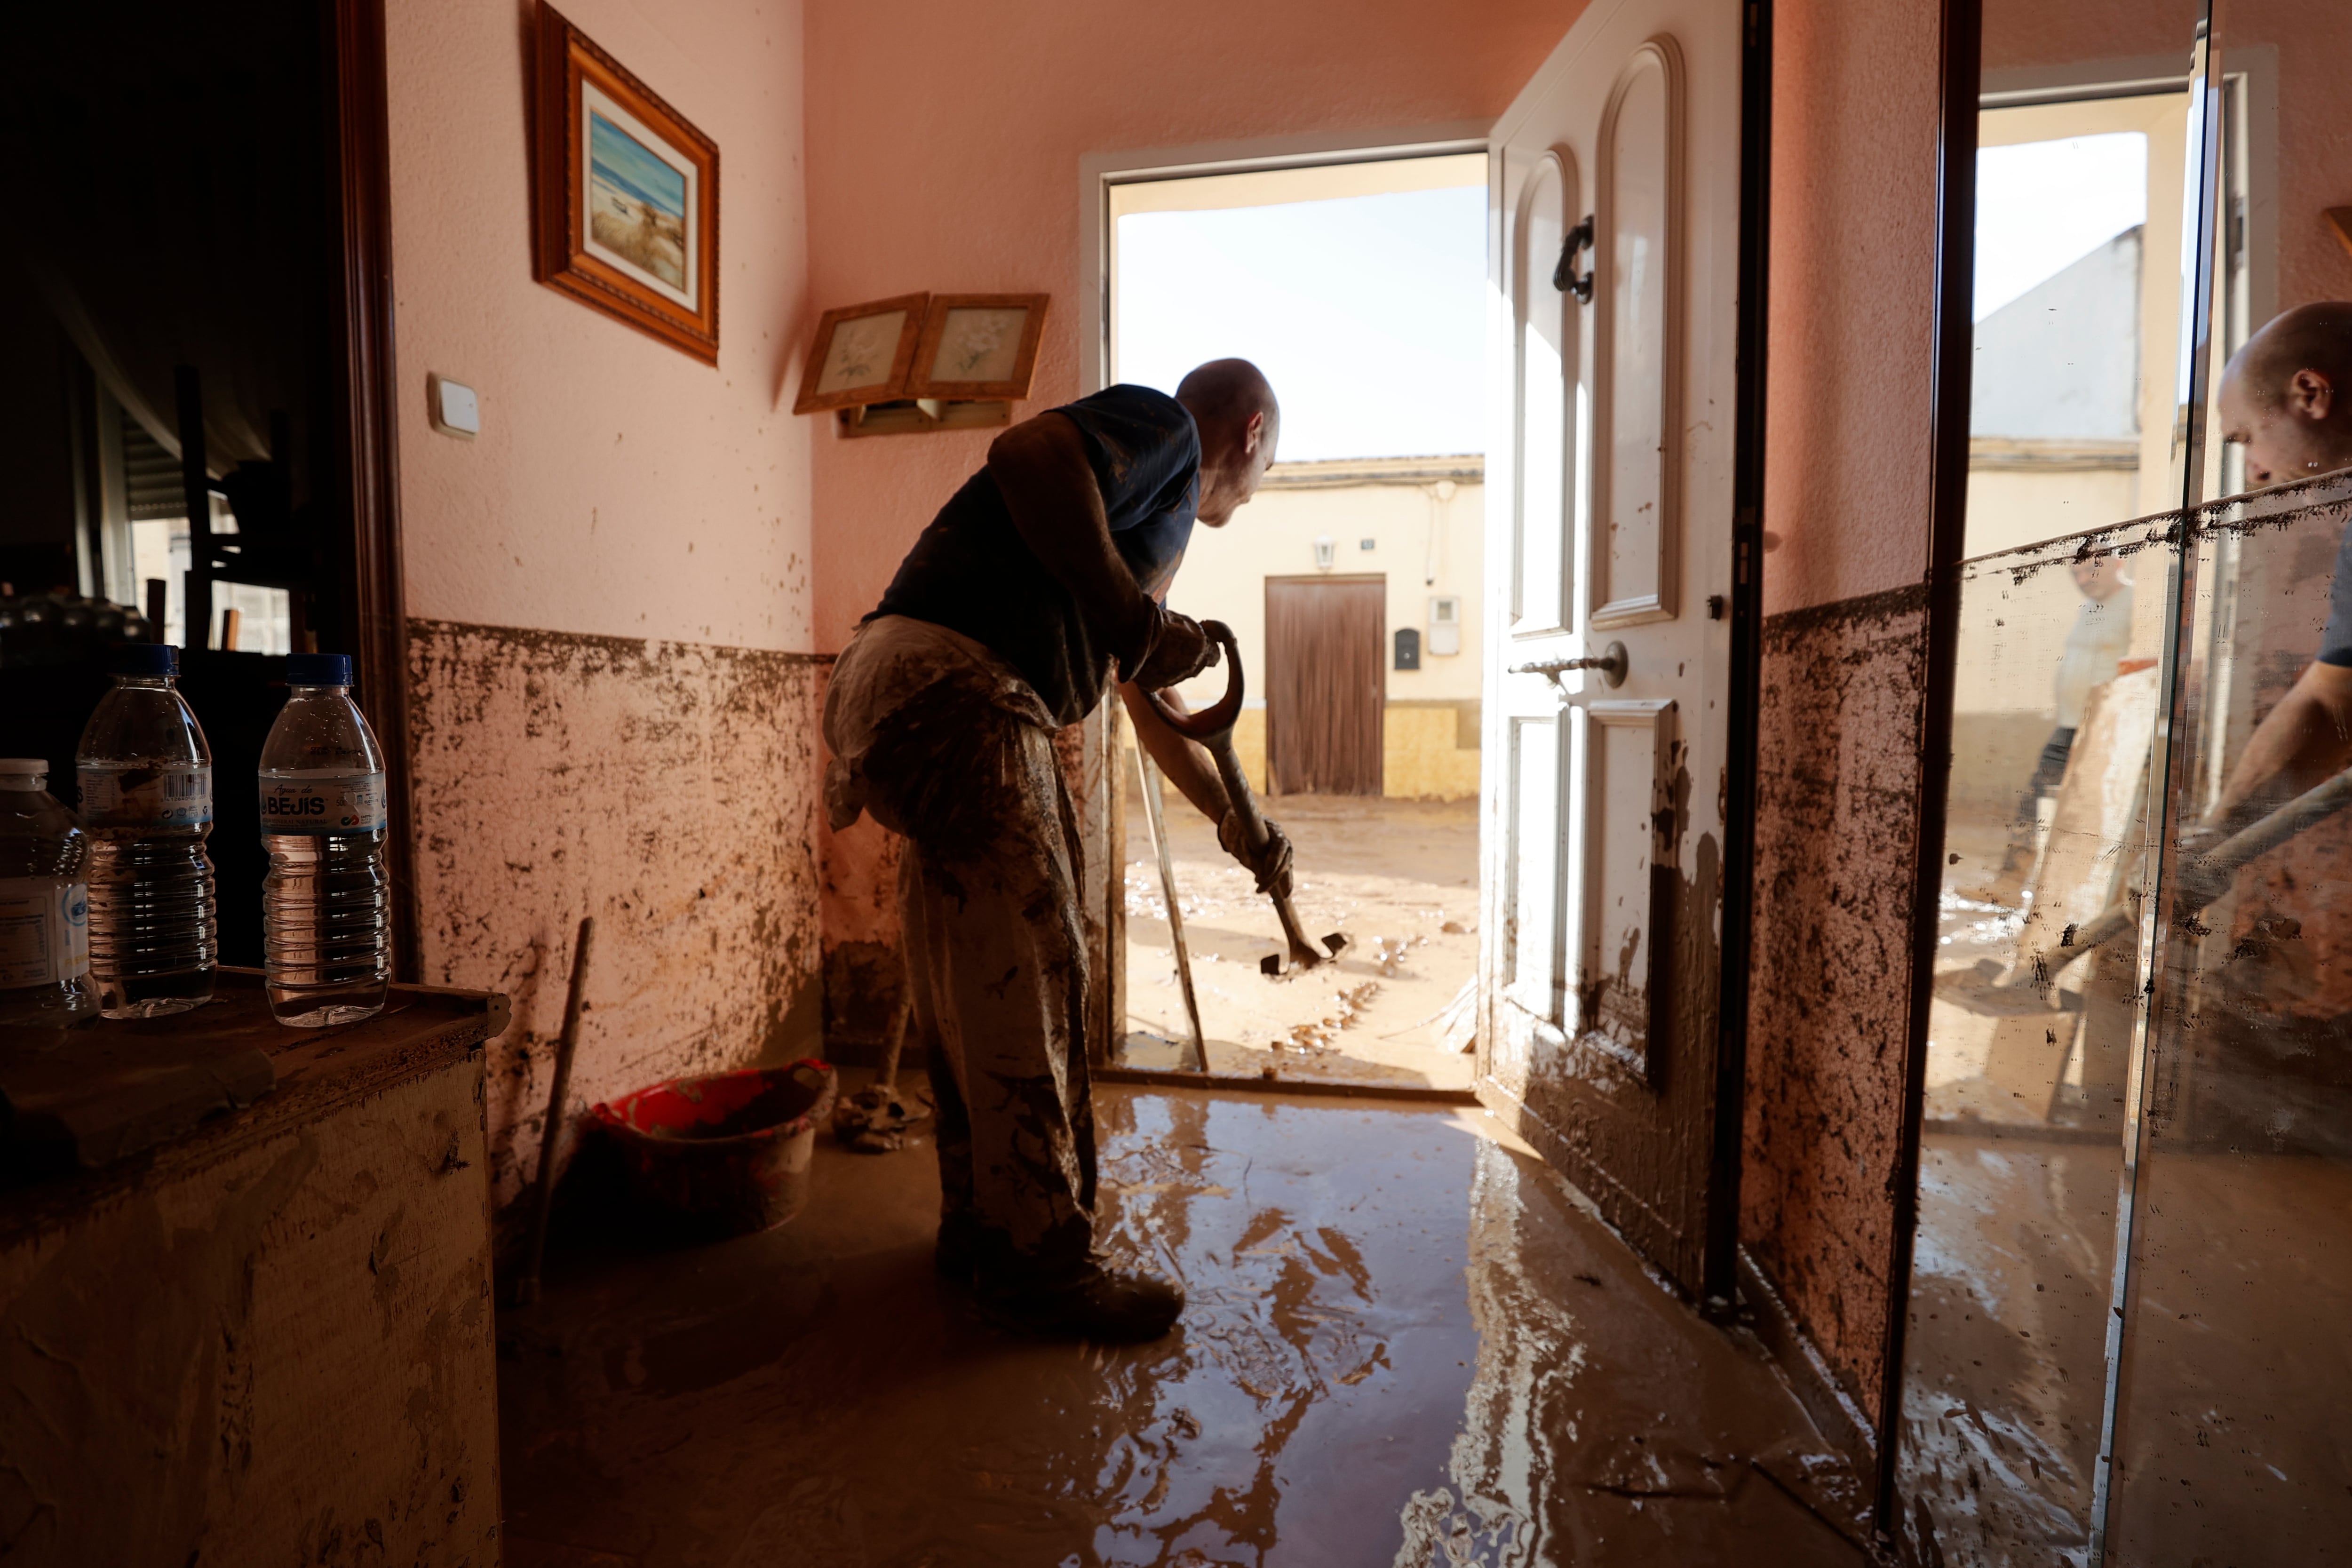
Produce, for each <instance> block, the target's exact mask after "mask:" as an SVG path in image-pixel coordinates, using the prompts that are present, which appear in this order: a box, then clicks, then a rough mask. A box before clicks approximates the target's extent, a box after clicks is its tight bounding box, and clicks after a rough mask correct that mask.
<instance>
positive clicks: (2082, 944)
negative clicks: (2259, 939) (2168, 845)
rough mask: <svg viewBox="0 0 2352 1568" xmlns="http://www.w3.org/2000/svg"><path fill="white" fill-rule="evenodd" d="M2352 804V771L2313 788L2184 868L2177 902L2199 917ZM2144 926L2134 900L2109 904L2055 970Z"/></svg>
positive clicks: (2059, 955) (2055, 957)
mask: <svg viewBox="0 0 2352 1568" xmlns="http://www.w3.org/2000/svg"><path fill="white" fill-rule="evenodd" d="M2347 805H2352V769H2347V770H2346V771H2344V772H2343V773H2337V774H2336V776H2335V777H2334V778H2331V779H2328V780H2326V781H2325V782H2323V783H2320V784H2315V785H2313V786H2312V787H2311V788H2309V789H2307V790H2305V791H2304V792H2303V794H2301V795H2297V796H2295V797H2294V799H2293V800H2291V801H2289V802H2287V803H2286V804H2285V805H2283V806H2280V807H2279V808H2278V809H2277V810H2276V811H2273V812H2272V813H2270V814H2269V815H2268V816H2264V817H2262V818H2261V819H2260V820H2258V821H2256V822H2254V823H2253V824H2252V825H2251V826H2247V827H2244V828H2242V829H2240V830H2239V831H2238V832H2236V833H2233V834H2231V835H2230V837H2227V838H2224V839H2223V840H2221V843H2219V844H2216V845H2215V846H2213V847H2212V848H2210V849H2208V850H2207V851H2205V853H2204V854H2202V855H2200V856H2199V857H2198V858H2196V859H2195V860H2193V861H2190V862H2189V863H2187V864H2185V865H2183V866H2181V867H2180V868H2179V888H2178V890H2177V891H2176V893H2175V895H2174V896H2175V898H2176V900H2178V904H2179V910H2180V912H2181V913H2182V914H2184V915H2192V914H2195V913H2196V912H2197V911H2199V910H2202V909H2203V908H2204V907H2205V906H2206V905H2208V904H2210V903H2211V902H2212V901H2213V900H2216V899H2218V898H2220V897H2221V895H2222V894H2223V893H2225V892H2227V891H2228V890H2229V887H2230V878H2231V874H2232V873H2234V872H2236V871H2237V870H2238V868H2241V867H2242V866H2244V865H2245V864H2247V863H2248V862H2249V861H2251V860H2253V859H2255V858H2259V857H2261V856H2263V855H2266V854H2268V853H2270V851H2272V850H2273V849H2275V848H2277V847H2279V846H2280V845H2282V844H2284V843H2285V842H2286V841H2287V840H2288V839H2290V838H2293V837H2295V835H2297V834H2299V833H2301V832H2303V831H2304V830H2305V828H2308V827H2312V826H2315V825H2317V824H2319V823H2322V822H2325V821H2326V820H2327V818H2329V817H2331V816H2335V815H2336V813H2337V812H2339V811H2341V810H2343V809H2344V808H2345V807H2346V806H2347ZM2138 923H2139V921H2138V916H2137V912H2136V911H2135V910H2133V908H2132V906H2131V901H2130V900H2121V901H2119V902H2117V903H2115V904H2112V905H2110V906H2108V908H2107V909H2106V910H2104V911H2103V912H2101V913H2100V914H2098V915H2097V916H2095V918H2093V919H2091V920H2088V921H2084V922H2083V925H2082V927H2081V929H2079V930H2077V931H2075V932H2074V941H2073V942H2069V943H2067V944H2066V946H2064V947H2062V948H2059V949H2057V950H2056V951H2055V952H2050V953H2048V954H2046V955H2045V957H2047V958H2048V959H2049V960H2050V967H2051V968H2053V970H2054V969H2063V968H2064V967H2065V966H2066V965H2067V964H2068V963H2071V962H2073V961H2074V959H2076V958H2079V957H2080V956H2082V955H2083V954H2084V953H2085V952H2089V951H2090V950H2091V949H2093V948H2095V947H2097V946H2098V945H2099V944H2100V943H2102V942H2112V941H2113V940H2114V939H2115V938H2116V937H2118V936H2121V935H2122V934H2123V933H2124V932H2125V931H2129V930H2130V929H2131V928H2132V927H2133V926H2135V925H2137V924H2138Z"/></svg>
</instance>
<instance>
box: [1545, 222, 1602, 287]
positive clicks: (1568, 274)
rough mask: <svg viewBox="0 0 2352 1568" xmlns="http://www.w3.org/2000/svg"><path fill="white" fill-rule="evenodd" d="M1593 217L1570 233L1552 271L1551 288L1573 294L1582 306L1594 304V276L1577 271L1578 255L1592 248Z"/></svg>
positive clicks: (1562, 244) (1562, 245)
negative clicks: (1557, 263) (1557, 262)
mask: <svg viewBox="0 0 2352 1568" xmlns="http://www.w3.org/2000/svg"><path fill="white" fill-rule="evenodd" d="M1592 234H1593V229H1592V215H1591V213H1587V214H1585V215H1584V221H1583V222H1582V223H1580V224H1578V225H1577V226H1575V227H1574V228H1572V229H1570V230H1569V231H1568V238H1567V239H1565V240H1564V241H1562V242H1561V244H1560V247H1559V265H1558V266H1556V267H1554V268H1552V269H1551V286H1552V287H1553V288H1555V289H1559V291H1560V292H1561V293H1563V294H1573V295H1575V296H1576V302H1577V303H1578V304H1580V305H1590V304H1591V303H1592V274H1591V273H1590V272H1579V271H1578V270H1577V269H1576V253H1577V252H1578V251H1580V250H1590V249H1591V248H1592Z"/></svg>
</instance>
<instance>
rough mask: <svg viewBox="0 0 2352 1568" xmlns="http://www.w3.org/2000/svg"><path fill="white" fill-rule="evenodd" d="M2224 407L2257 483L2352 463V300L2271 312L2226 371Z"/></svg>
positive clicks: (2227, 428) (2227, 426) (2226, 431)
mask: <svg viewBox="0 0 2352 1568" xmlns="http://www.w3.org/2000/svg"><path fill="white" fill-rule="evenodd" d="M2221 434H2222V436H2223V437H2224V438H2225V439H2228V440H2231V441H2236V442H2238V443H2240V444H2241V445H2242V446H2243V447H2245V450H2246V484H2247V486H2248V487H2249V488H2251V489H2259V488H2261V487H2262V486H2263V485H2277V484H2284V483H2286V482H2287V481H2288V480H2290V479H2309V478H2310V477H2311V476H2312V475H2314V474H2325V473H2330V472H2333V471H2334V470H2335V469H2337V468H2352V302H2347V301H2345V300H2326V301H2323V302H2321V303H2318V304H2313V305H2298V306H2296V307H2295V308H2294V310H2288V311H2286V312H2284V314H2281V315H2278V316H2274V317H2273V318H2272V319H2271V321H2270V324H2269V325H2267V326H2265V327H2264V328H2263V330H2262V331H2259V332H2256V333H2255V334H2254V335H2253V336H2252V338H2250V339H2248V340H2247V341H2246V346H2245V347H2244V348H2242V349H2240V350H2239V351H2238V352H2237V353H2236V354H2235V355H2234V356H2233V357H2232V358H2231V361H2230V367H2229V368H2228V369H2227V370H2225V371H2223V372H2222V373H2221Z"/></svg>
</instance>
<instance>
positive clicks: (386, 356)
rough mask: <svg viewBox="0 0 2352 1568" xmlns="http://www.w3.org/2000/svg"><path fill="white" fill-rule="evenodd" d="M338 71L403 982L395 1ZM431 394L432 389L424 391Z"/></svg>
mask: <svg viewBox="0 0 2352 1568" xmlns="http://www.w3.org/2000/svg"><path fill="white" fill-rule="evenodd" d="M331 26H332V29H333V33H332V48H333V58H332V59H331V61H329V62H328V69H329V71H330V73H331V75H330V79H329V82H330V88H331V104H330V111H331V113H332V114H333V116H334V123H333V125H332V126H331V134H332V136H333V138H334V140H333V146H332V158H333V163H332V167H333V169H334V172H335V178H334V182H333V184H334V195H335V213H334V218H335V223H336V227H337V231H338V237H339V239H340V240H341V246H340V254H339V256H338V258H337V259H338V260H339V262H340V263H341V275H340V278H339V279H338V281H339V285H340V287H339V289H338V294H337V301H336V302H337V310H336V312H335V315H336V320H335V339H334V342H333V344H332V351H333V353H334V368H335V372H336V374H335V375H334V377H333V383H334V396H335V415H336V418H337V420H338V422H339V423H340V425H341V430H340V432H339V435H340V436H341V440H340V441H339V442H338V444H337V446H338V451H337V455H338V458H340V460H341V473H340V474H339V475H338V476H337V478H338V479H339V480H340V482H341V484H342V485H343V487H344V493H345V496H346V499H347V502H348V504H349V506H350V508H351V523H352V530H351V556H350V558H349V560H348V562H347V563H341V564H344V565H346V566H347V567H348V570H349V571H350V573H351V584H352V601H353V603H354V605H355V607H356V609H357V612H358V614H357V628H356V629H357V647H354V648H353V649H352V652H353V654H354V655H355V656H356V662H357V665H358V671H357V673H358V676H359V690H358V699H359V704H360V708H361V710H362V711H363V712H365V713H366V715H367V719H368V723H369V725H370V726H371V727H372V728H373V730H374V731H375V735H376V742H377V744H378V745H379V746H380V747H381V748H382V749H383V771H384V784H385V789H386V793H387V796H388V798H387V799H386V802H385V805H386V817H385V819H386V820H387V821H388V822H389V823H390V824H391V825H392V831H391V832H390V833H389V834H387V835H386V836H385V837H386V844H385V850H386V854H387V855H388V857H389V858H390V860H391V866H390V872H391V878H392V897H391V900H390V915H391V921H392V977H393V978H394V980H402V981H415V980H416V979H417V978H419V976H418V973H417V963H418V949H417V934H418V921H417V908H416V879H415V874H414V873H415V824H414V823H413V822H412V820H411V818H410V815H409V812H410V805H409V777H408V752H409V746H408V608H407V593H406V585H405V583H404V571H403V566H402V554H401V542H400V462H399V441H398V437H397V430H398V425H399V421H398V409H399V395H400V393H399V367H398V364H397V363H396V360H395V356H394V338H393V286H392V284H393V280H392V125H391V110H390V103H389V95H388V90H387V86H386V72H387V69H388V68H389V62H388V60H387V58H386V55H385V49H384V0H335V5H334V10H333V14H332V16H331ZM419 390H420V391H422V388H421V387H420V388H419Z"/></svg>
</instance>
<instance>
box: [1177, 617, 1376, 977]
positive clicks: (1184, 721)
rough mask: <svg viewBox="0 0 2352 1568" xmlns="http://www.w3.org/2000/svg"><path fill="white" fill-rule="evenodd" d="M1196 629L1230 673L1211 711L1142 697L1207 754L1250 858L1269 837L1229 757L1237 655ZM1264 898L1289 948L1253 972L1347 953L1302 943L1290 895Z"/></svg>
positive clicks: (1327, 943)
mask: <svg viewBox="0 0 2352 1568" xmlns="http://www.w3.org/2000/svg"><path fill="white" fill-rule="evenodd" d="M1201 629H1202V631H1203V632H1205V633H1207V634H1208V636H1209V640H1210V641H1212V642H1213V643H1215V644H1216V645H1217V646H1218V647H1222V648H1223V649H1224V651H1225V665H1226V668H1228V669H1230V670H1231V671H1232V674H1231V676H1230V677H1229V678H1228V679H1227V681H1226V683H1225V694H1224V695H1223V697H1221V698H1219V699H1218V700H1217V701H1216V704H1215V705H1214V706H1213V707H1210V708H1205V709H1203V710H1201V711H1200V712H1198V713H1179V712H1178V711H1176V710H1174V709H1173V708H1171V707H1170V706H1169V705H1168V704H1167V703H1166V702H1165V701H1163V700H1161V698H1160V693H1158V692H1157V691H1152V692H1147V693H1145V695H1146V696H1147V697H1149V698H1150V700H1151V706H1152V709H1153V710H1154V711H1155V712H1157V713H1158V714H1159V715H1160V720H1161V721H1162V722H1164V723H1165V724H1166V725H1167V726H1168V727H1169V728H1170V729H1171V730H1173V731H1176V732H1177V733H1178V734H1180V735H1181V736H1183V737H1184V738H1185V739H1186V740H1188V741H1197V742H1200V743H1201V745H1202V747H1203V748H1205V749H1206V750H1207V752H1208V753H1209V758H1210V760H1211V761H1212V762H1213V763H1216V764H1217V776H1218V777H1219V778H1221V779H1223V780H1224V783H1225V796H1226V798H1227V799H1229V800H1231V801H1232V802H1233V803H1234V813H1235V815H1237V816H1240V818H1241V819H1242V836H1243V837H1244V840H1245V841H1246V842H1247V843H1248V845H1249V852H1250V854H1251V855H1252V856H1253V857H1255V856H1257V855H1259V854H1262V853H1264V852H1265V847H1266V844H1267V843H1268V842H1269V840H1270V839H1271V838H1272V837H1273V835H1272V834H1271V833H1269V832H1268V831H1267V829H1266V826H1265V816H1263V815H1262V814H1260V812H1259V811H1258V808H1257V796H1256V795H1254V794H1252V793H1251V790H1250V783H1249V775H1248V774H1247V773H1244V772H1243V771H1242V764H1241V759H1240V758H1239V757H1237V756H1235V755H1234V721H1236V720H1238V719H1239V718H1240V717H1241V713H1242V690H1243V676H1242V650H1241V647H1240V645H1239V643H1238V642H1236V641H1235V639H1234V629H1233V628H1232V627H1231V626H1227V625H1225V624H1224V622H1223V621H1202V623H1201ZM1268 896H1269V897H1270V898H1272V899H1273V900H1274V912H1275V916H1276V919H1278V920H1280V921H1282V934H1283V937H1284V939H1285V940H1286V942H1288V943H1289V947H1290V951H1289V952H1288V953H1287V954H1284V953H1279V952H1270V953H1267V954H1266V955H1265V957H1264V958H1262V959H1260V960H1259V961H1258V968H1260V969H1261V970H1263V971H1265V973H1268V974H1276V975H1278V974H1282V973H1286V971H1287V969H1288V967H1289V965H1291V964H1294V963H1295V964H1297V966H1298V967H1299V968H1301V969H1312V968H1314V967H1315V966H1316V965H1317V964H1319V963H1330V962H1331V961H1332V960H1334V959H1336V958H1338V957H1339V954H1340V953H1342V952H1346V951H1347V948H1348V938H1347V936H1346V934H1345V933H1344V932H1341V931H1333V932H1332V933H1331V934H1330V935H1328V936H1327V937H1325V938H1324V939H1323V945H1322V946H1321V947H1318V946H1317V945H1316V944H1315V943H1313V942H1309V941H1307V933H1306V932H1305V931H1303V930H1302V929H1300V927H1299V924H1298V914H1297V910H1293V909H1292V908H1291V907H1290V895H1289V894H1288V893H1286V892H1283V891H1280V890H1279V889H1277V890H1276V891H1275V892H1273V893H1271V894H1269V895H1268ZM1326 949H1328V952H1327V951H1326Z"/></svg>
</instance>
